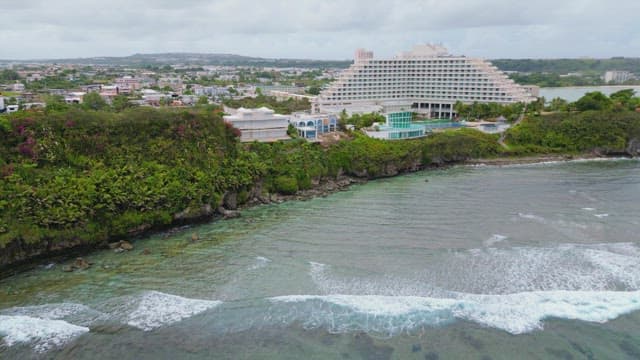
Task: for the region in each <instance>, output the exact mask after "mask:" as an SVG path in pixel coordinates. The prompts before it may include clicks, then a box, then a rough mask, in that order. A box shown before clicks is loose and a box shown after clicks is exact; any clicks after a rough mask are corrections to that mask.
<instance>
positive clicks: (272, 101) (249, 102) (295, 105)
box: [224, 94, 311, 114]
mask: <svg viewBox="0 0 640 360" xmlns="http://www.w3.org/2000/svg"><path fill="white" fill-rule="evenodd" d="M224 104H225V105H226V106H229V107H232V108H239V107H244V108H249V109H252V108H259V107H263V106H264V107H267V108H269V109H272V110H274V111H275V112H276V113H278V114H291V113H292V112H296V111H305V110H310V109H311V103H310V102H309V100H307V99H303V100H296V99H292V98H289V99H287V100H285V101H278V100H276V98H275V97H273V96H265V95H262V94H259V95H258V96H256V97H255V98H251V97H247V98H244V99H240V100H232V99H228V100H225V101H224Z"/></svg>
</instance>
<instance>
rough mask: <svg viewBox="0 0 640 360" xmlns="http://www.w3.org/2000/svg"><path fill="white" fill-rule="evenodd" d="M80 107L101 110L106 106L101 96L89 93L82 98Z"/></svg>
mask: <svg viewBox="0 0 640 360" xmlns="http://www.w3.org/2000/svg"><path fill="white" fill-rule="evenodd" d="M82 106H84V107H85V108H86V109H90V110H102V109H104V108H106V107H107V106H108V104H107V102H106V101H104V99H103V98H102V96H100V94H98V93H97V92H90V93H87V94H85V95H84V96H83V97H82Z"/></svg>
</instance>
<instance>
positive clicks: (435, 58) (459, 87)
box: [313, 45, 535, 118]
mask: <svg viewBox="0 0 640 360" xmlns="http://www.w3.org/2000/svg"><path fill="white" fill-rule="evenodd" d="M534 100H535V98H534V97H532V96H531V95H530V94H529V93H527V91H526V90H525V89H523V88H522V87H521V86H520V85H518V84H516V83H514V82H513V80H511V79H509V78H508V77H507V76H506V75H505V74H504V73H502V72H501V71H500V70H498V68H496V67H495V66H493V65H491V63H489V62H487V61H484V60H482V59H474V58H467V57H464V56H454V55H450V54H449V53H448V51H447V49H446V48H444V47H442V46H439V45H418V46H415V47H414V48H413V50H412V51H408V52H403V53H401V54H399V55H398V56H396V57H395V58H392V59H374V56H373V53H372V52H370V51H366V50H363V49H359V50H357V51H356V56H355V62H354V64H353V65H351V67H349V69H347V70H345V71H344V72H343V73H342V74H341V75H340V76H339V78H338V79H337V80H336V81H335V82H334V83H332V84H331V85H330V86H329V87H328V88H327V89H325V90H324V91H322V92H321V93H320V95H319V96H318V97H317V98H316V99H315V100H314V106H313V110H314V111H318V112H320V111H321V112H339V111H342V110H343V109H344V110H346V111H347V112H357V111H351V110H352V109H358V108H365V109H366V108H371V107H374V106H382V107H383V108H384V111H385V112H396V111H413V112H418V113H422V114H424V115H426V116H427V117H430V118H451V117H453V115H454V111H453V105H454V104H455V103H456V101H462V102H463V103H467V104H471V103H473V102H476V101H477V102H481V103H489V102H495V103H500V104H511V103H517V102H532V101H534Z"/></svg>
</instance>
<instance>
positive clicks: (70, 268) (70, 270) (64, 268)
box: [62, 265, 73, 272]
mask: <svg viewBox="0 0 640 360" xmlns="http://www.w3.org/2000/svg"><path fill="white" fill-rule="evenodd" d="M62 271H64V272H72V271H73V267H72V266H71V265H65V266H63V267H62Z"/></svg>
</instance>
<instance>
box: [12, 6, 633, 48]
mask: <svg viewBox="0 0 640 360" xmlns="http://www.w3.org/2000/svg"><path fill="white" fill-rule="evenodd" d="M639 14H640V0H615V1H613V0H606V1H605V0H535V1H531V0H528V1H525V0H440V1H434V0H321V1H317V0H262V1H260V0H152V1H147V0H144V1H141V0H110V1H98V0H19V1H15V0H0V44H1V45H0V59H43V58H47V59H51V58H74V57H92V56H127V55H132V54H135V53H160V52H198V53H228V54H238V55H246V56H256V57H267V58H304V59H335V60H343V59H352V58H353V52H354V50H355V49H356V48H360V47H363V48H367V49H369V50H373V51H374V53H375V56H376V57H378V58H382V57H391V56H393V55H395V54H397V53H399V52H400V51H404V50H409V49H410V48H411V47H412V46H413V45H415V44H419V43H437V44H443V45H445V46H446V47H447V48H448V49H449V50H450V52H451V53H452V54H456V55H466V56H470V57H481V58H489V59H496V58H565V57H569V58H578V57H596V58H602V57H611V56H626V57H640V20H638V15H639Z"/></svg>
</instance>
